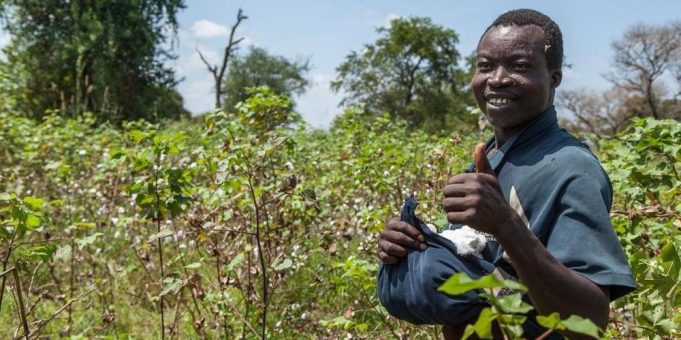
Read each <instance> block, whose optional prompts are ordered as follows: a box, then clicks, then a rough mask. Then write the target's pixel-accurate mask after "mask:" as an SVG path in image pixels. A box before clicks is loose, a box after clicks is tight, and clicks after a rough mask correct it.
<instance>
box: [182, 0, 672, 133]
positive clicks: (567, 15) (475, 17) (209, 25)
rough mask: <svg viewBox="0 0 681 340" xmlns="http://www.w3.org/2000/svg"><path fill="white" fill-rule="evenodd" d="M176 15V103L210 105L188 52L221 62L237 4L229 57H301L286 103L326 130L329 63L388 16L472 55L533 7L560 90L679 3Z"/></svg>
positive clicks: (334, 99)
mask: <svg viewBox="0 0 681 340" xmlns="http://www.w3.org/2000/svg"><path fill="white" fill-rule="evenodd" d="M186 5H187V8H186V9H184V10H183V11H182V12H180V14H179V22H180V28H179V31H178V35H177V39H176V46H175V53H176V54H177V55H178V58H177V59H176V60H174V61H172V62H170V63H169V64H170V66H171V67H172V68H173V69H174V70H175V72H176V75H177V76H178V77H179V78H182V79H183V80H182V82H181V83H180V84H179V85H178V91H179V92H180V94H181V95H182V96H183V98H184V104H185V107H186V108H187V109H188V110H189V111H190V112H192V114H200V113H203V112H206V111H209V110H211V109H212V108H213V107H214V104H215V103H214V92H213V91H214V90H213V88H214V81H213V78H212V75H211V74H210V73H209V72H208V70H207V69H206V66H205V65H204V64H203V62H202V61H201V59H200V58H199V56H198V53H197V52H196V49H199V50H201V52H202V53H203V54H204V56H206V58H207V59H208V60H209V61H210V62H211V63H212V64H218V63H220V62H221V60H222V51H223V50H224V48H225V46H226V44H227V41H228V35H229V32H230V28H231V26H232V25H233V24H234V23H235V21H236V15H237V11H238V9H239V8H241V9H243V11H244V14H246V15H247V16H248V19H247V20H245V21H242V23H241V25H240V26H239V27H238V29H237V31H236V34H235V36H236V37H243V38H244V40H243V41H242V43H241V44H240V45H239V46H241V48H240V49H239V51H238V52H237V53H245V52H246V51H247V50H248V47H249V46H257V47H262V48H265V49H267V50H268V51H269V52H270V53H271V54H274V55H281V56H284V57H286V58H289V59H291V60H303V59H305V58H309V60H310V64H311V66H312V68H311V70H310V72H309V74H308V79H309V80H310V84H311V85H310V87H309V88H308V90H307V92H306V93H305V94H303V95H301V96H298V97H295V98H294V100H295V102H296V110H297V111H298V112H299V113H300V114H301V115H302V116H303V117H304V119H305V120H306V121H307V122H308V123H309V124H310V125H311V126H313V127H317V128H326V127H328V126H329V124H330V123H331V121H332V120H333V118H334V116H335V115H337V114H339V113H340V112H342V108H340V107H339V106H338V104H339V102H340V100H341V98H342V94H336V93H334V92H332V91H331V90H330V89H329V83H330V81H332V80H333V79H335V78H336V67H338V65H340V64H341V63H343V61H344V60H345V58H346V56H347V55H348V54H350V53H351V52H352V51H360V50H361V49H362V47H363V46H364V45H365V44H370V43H372V42H374V41H375V40H376V39H377V38H378V37H379V35H378V33H376V28H377V27H381V26H386V25H388V23H389V21H390V20H391V19H393V18H397V17H409V16H427V17H430V18H431V19H432V21H433V23H435V24H437V25H441V26H444V27H447V28H451V29H453V30H454V31H456V32H457V33H458V34H459V44H458V45H457V49H458V51H459V52H460V53H461V55H464V56H465V55H469V54H470V53H472V52H473V51H474V50H475V47H476V45H477V42H478V39H479V38H480V35H481V34H482V33H483V31H484V30H485V28H487V26H488V25H489V24H490V23H491V22H492V21H494V19H495V18H496V17H497V16H498V15H499V14H501V13H503V12H505V11H507V10H510V9H516V8H532V9H535V10H539V11H541V12H543V13H545V14H547V15H548V16H550V17H551V18H552V19H553V20H554V21H556V22H557V23H558V25H559V26H560V27H561V30H562V32H563V40H564V50H565V57H566V60H565V61H566V62H567V63H569V64H570V65H572V67H571V68H569V69H565V70H564V71H563V82H562V84H561V86H560V87H559V89H558V90H559V91H560V90H561V89H576V88H587V89H593V90H605V89H607V88H609V87H610V84H609V83H608V82H607V81H606V80H605V79H604V78H603V75H604V74H605V73H606V72H608V71H610V70H611V66H610V65H611V60H612V58H613V54H612V51H611V47H610V45H611V43H612V42H613V41H614V40H616V39H620V38H621V37H622V34H623V32H624V31H625V30H626V29H627V28H628V27H630V26H631V25H634V24H637V23H644V24H655V25H658V24H665V23H668V22H670V21H672V20H679V19H681V1H677V0H669V1H660V0H647V1H642V0H641V1H633V0H618V1H615V0H607V1H597V0H589V1H587V0H572V1H529V0H528V1H510V0H485V1H452V0H449V1H445V0H437V1H436V0H422V1H413V0H412V1H407V0H391V1H388V0H383V1H378V0H364V1H358V0H344V1H340V0H337V1H331V0H289V1H281V0H279V1H275V0H269V1H265V0H250V1H226V0H187V1H186Z"/></svg>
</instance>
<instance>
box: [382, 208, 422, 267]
mask: <svg viewBox="0 0 681 340" xmlns="http://www.w3.org/2000/svg"><path fill="white" fill-rule="evenodd" d="M425 241H426V240H425V238H424V237H423V235H421V233H420V232H419V231H418V229H416V228H414V227H413V226H412V225H410V224H408V223H406V222H402V221H400V219H399V218H397V217H395V218H392V219H390V220H389V221H388V222H387V223H386V224H385V227H383V231H382V232H381V233H380V234H379V235H378V257H379V258H380V259H381V261H383V263H385V264H395V263H398V262H400V261H401V260H402V258H404V257H405V256H407V248H412V249H421V250H423V249H426V243H425Z"/></svg>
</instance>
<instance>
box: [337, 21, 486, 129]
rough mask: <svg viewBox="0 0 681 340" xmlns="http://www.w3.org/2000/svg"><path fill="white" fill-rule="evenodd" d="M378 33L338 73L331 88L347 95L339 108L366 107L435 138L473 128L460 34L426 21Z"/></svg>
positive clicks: (403, 23)
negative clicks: (468, 113) (460, 52)
mask: <svg viewBox="0 0 681 340" xmlns="http://www.w3.org/2000/svg"><path fill="white" fill-rule="evenodd" d="M377 32H378V33H379V34H381V37H380V38H379V39H378V40H376V41H375V42H374V43H373V44H367V45H365V46H364V48H363V50H362V51H361V52H355V51H353V52H352V53H350V55H348V56H347V58H346V60H345V62H344V63H343V64H341V65H340V66H339V67H338V68H337V71H338V77H337V78H336V80H335V81H334V82H332V85H331V88H332V89H333V90H334V91H343V92H344V93H346V94H347V96H346V97H345V98H344V99H343V101H342V102H341V104H356V103H363V104H364V105H365V106H364V110H365V111H366V112H368V113H371V114H374V115H382V114H383V113H384V112H389V113H390V114H391V115H392V117H393V118H395V117H400V118H402V119H404V120H406V121H407V122H408V124H409V125H410V126H412V127H423V128H425V129H426V130H428V131H431V132H440V133H441V132H443V131H448V130H452V129H455V130H456V131H461V130H462V128H464V129H465V128H470V126H471V125H472V123H473V120H472V119H471V117H469V116H468V115H466V113H467V112H468V111H470V109H471V108H473V107H475V104H474V101H473V98H472V96H471V94H470V93H468V92H469V91H468V92H467V91H466V90H465V88H466V86H467V84H468V79H470V77H469V76H467V74H466V72H465V71H464V70H463V69H462V68H460V67H458V66H457V65H458V61H459V58H460V55H459V52H458V51H457V50H456V47H455V45H456V43H458V41H459V38H458V35H457V34H456V32H454V31H453V30H451V29H448V28H444V27H442V26H439V25H435V24H433V23H432V22H431V20H430V19H429V18H422V17H410V18H398V19H393V20H392V21H391V22H390V25H389V27H387V28H386V27H381V28H378V29H377Z"/></svg>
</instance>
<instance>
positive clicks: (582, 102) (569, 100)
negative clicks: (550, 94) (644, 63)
mask: <svg viewBox="0 0 681 340" xmlns="http://www.w3.org/2000/svg"><path fill="white" fill-rule="evenodd" d="M556 105H557V106H560V107H563V108H565V109H566V110H567V111H568V112H570V113H571V114H572V116H571V117H569V119H567V120H565V121H564V122H563V123H562V125H563V126H564V127H565V128H567V129H568V130H571V131H579V132H589V133H594V134H596V135H607V136H611V135H614V134H615V133H617V132H619V131H621V130H623V129H624V128H626V127H627V126H628V124H629V123H630V122H631V118H632V117H635V116H636V115H637V112H640V111H641V109H642V108H645V107H644V105H645V103H643V101H642V100H641V97H630V96H629V95H628V94H627V92H626V91H625V90H623V89H620V88H613V89H611V90H608V91H604V92H598V91H592V90H588V89H585V88H582V89H577V90H564V91H561V92H559V93H558V96H557V97H556Z"/></svg>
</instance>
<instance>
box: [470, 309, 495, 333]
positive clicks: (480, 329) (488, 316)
mask: <svg viewBox="0 0 681 340" xmlns="http://www.w3.org/2000/svg"><path fill="white" fill-rule="evenodd" d="M496 318H497V314H496V313H494V312H493V311H492V310H491V309H490V308H485V309H483V310H482V311H481V312H480V315H479V316H478V320H477V321H475V324H474V325H473V327H474V328H475V334H477V335H478V337H479V338H481V339H492V322H494V320H496Z"/></svg>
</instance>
